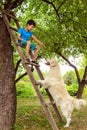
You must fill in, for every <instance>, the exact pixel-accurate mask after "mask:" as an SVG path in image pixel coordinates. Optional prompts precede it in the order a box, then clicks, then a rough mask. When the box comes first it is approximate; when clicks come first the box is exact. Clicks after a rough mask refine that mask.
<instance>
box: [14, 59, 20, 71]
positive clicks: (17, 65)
mask: <svg viewBox="0 0 87 130" xmlns="http://www.w3.org/2000/svg"><path fill="white" fill-rule="evenodd" d="M20 62H21V59H20V60H19V61H18V62H17V64H16V68H15V73H17V70H18V67H19V64H20Z"/></svg>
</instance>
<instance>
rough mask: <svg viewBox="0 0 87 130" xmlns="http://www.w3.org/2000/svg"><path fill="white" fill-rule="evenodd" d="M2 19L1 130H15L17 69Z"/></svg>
mask: <svg viewBox="0 0 87 130" xmlns="http://www.w3.org/2000/svg"><path fill="white" fill-rule="evenodd" d="M10 43H11V39H10V36H9V33H8V31H7V29H6V26H5V24H4V22H3V19H2V17H0V130H13V129H14V128H13V127H14V123H15V115H16V91H15V83H14V81H15V80H14V79H15V69H14V65H13V48H12V46H11V44H10Z"/></svg>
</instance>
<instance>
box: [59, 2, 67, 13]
mask: <svg viewBox="0 0 87 130" xmlns="http://www.w3.org/2000/svg"><path fill="white" fill-rule="evenodd" d="M66 1H67V0H63V1H62V2H61V3H60V5H59V6H58V8H57V11H59V9H60V8H61V7H62V5H64V3H65V2H66Z"/></svg>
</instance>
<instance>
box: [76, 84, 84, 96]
mask: <svg viewBox="0 0 87 130" xmlns="http://www.w3.org/2000/svg"><path fill="white" fill-rule="evenodd" d="M84 87H85V82H84V81H83V82H81V83H80V85H79V88H78V92H77V98H82V94H83V91H84Z"/></svg>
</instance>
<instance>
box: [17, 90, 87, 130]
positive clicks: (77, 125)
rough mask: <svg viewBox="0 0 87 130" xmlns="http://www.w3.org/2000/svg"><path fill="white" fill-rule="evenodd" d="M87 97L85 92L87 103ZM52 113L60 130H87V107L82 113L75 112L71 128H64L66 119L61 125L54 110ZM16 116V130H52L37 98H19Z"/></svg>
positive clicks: (84, 96)
mask: <svg viewBox="0 0 87 130" xmlns="http://www.w3.org/2000/svg"><path fill="white" fill-rule="evenodd" d="M86 90H87V88H86ZM86 95H87V93H86V92H84V94H83V98H84V99H85V100H86V101H87V96H86ZM46 100H48V99H47V98H46ZM51 109H52V108H51ZM52 113H53V116H54V118H55V120H56V122H57V125H58V127H59V129H60V130H87V106H86V107H85V108H84V109H82V110H80V111H77V110H74V112H73V114H72V122H71V124H70V127H69V128H63V126H64V124H65V119H63V120H64V122H63V123H59V121H58V118H57V117H56V115H55V113H54V111H53V109H52ZM16 116H17V118H16V125H15V130H52V128H51V127H50V125H49V123H48V121H47V118H46V116H45V114H44V112H43V109H42V106H41V104H40V102H39V99H38V98H37V97H36V96H31V97H27V98H24V97H18V98H17V115H16Z"/></svg>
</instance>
